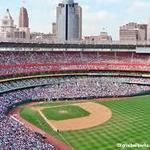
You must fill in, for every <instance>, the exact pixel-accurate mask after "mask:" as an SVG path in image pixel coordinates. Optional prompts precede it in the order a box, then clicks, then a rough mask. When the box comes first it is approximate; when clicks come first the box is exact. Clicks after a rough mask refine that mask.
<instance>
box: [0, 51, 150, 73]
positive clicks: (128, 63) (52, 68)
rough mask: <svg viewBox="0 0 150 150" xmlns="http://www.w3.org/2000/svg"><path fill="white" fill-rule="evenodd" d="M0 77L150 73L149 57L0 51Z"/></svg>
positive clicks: (64, 52)
mask: <svg viewBox="0 0 150 150" xmlns="http://www.w3.org/2000/svg"><path fill="white" fill-rule="evenodd" d="M0 58H1V59H0V75H1V76H6V75H14V74H32V73H40V72H59V71H74V70H75V71H87V70H94V71H99V70H116V71H119V70H120V71H145V72H148V71H149V70H150V61H149V55H147V54H136V53H134V52H82V51H81V52H67V51H55V52H54V51H53V52H52V51H44V52H38V51H34V52H31V51H26V52H25V51H24V52H23V51H13V52H0Z"/></svg>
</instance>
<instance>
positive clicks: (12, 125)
mask: <svg viewBox="0 0 150 150" xmlns="http://www.w3.org/2000/svg"><path fill="white" fill-rule="evenodd" d="M0 58H1V59H0V76H1V77H2V76H3V77H6V76H7V75H19V74H33V73H44V72H59V71H76V70H77V71H84V70H85V71H88V70H95V71H101V70H108V71H109V70H116V71H122V70H123V71H139V72H142V71H144V72H148V71H150V62H149V55H146V54H136V53H133V52H66V51H62V52H61V51H58V52H49V51H44V52H40V51H39V52H38V51H36V52H30V51H24V52H23V51H13V52H0ZM149 85H150V79H149V78H142V77H140V78H135V77H94V76H91V77H57V78H55V77H45V78H32V79H24V80H14V81H7V82H1V83H0V150H1V149H2V150H8V149H9V150H19V149H22V150H26V149H28V150H34V149H40V150H54V149H55V147H54V146H53V145H52V144H50V143H48V142H46V141H45V140H43V139H41V138H37V136H36V134H35V133H33V132H32V131H30V130H29V129H27V128H26V127H25V126H24V125H22V124H21V123H20V122H18V121H17V120H15V119H14V118H12V117H11V116H8V115H7V112H8V111H9V108H10V107H11V106H13V105H15V104H17V103H19V102H26V101H28V100H29V99H30V100H41V99H47V100H52V99H54V100H57V99H60V100H62V99H70V98H71V99H79V98H100V97H119V96H130V95H135V94H138V93H142V92H146V91H150V86H149Z"/></svg>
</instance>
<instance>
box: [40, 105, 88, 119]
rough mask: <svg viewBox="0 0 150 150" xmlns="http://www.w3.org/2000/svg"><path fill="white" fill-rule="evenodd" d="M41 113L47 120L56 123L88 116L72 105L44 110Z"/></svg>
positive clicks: (82, 110) (85, 112)
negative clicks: (55, 121)
mask: <svg viewBox="0 0 150 150" xmlns="http://www.w3.org/2000/svg"><path fill="white" fill-rule="evenodd" d="M42 113H43V114H44V115H45V116H46V118H47V119H49V120H57V121H58V120H67V119H73V118H80V117H85V116H88V115H89V114H90V113H89V112H87V111H85V110H84V109H82V108H81V107H79V106H74V105H68V106H57V107H52V108H45V109H43V110H42Z"/></svg>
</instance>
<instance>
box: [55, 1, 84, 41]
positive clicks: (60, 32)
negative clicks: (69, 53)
mask: <svg viewBox="0 0 150 150" xmlns="http://www.w3.org/2000/svg"><path fill="white" fill-rule="evenodd" d="M56 22H57V23H56V24H57V37H58V39H59V40H60V41H78V40H80V39H81V38H82V8H81V7H80V6H79V5H78V3H74V0H63V2H62V3H59V5H58V7H57V21H56Z"/></svg>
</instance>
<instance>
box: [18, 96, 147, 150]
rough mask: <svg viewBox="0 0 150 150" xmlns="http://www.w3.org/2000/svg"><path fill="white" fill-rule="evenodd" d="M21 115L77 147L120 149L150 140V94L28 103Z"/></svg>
mask: <svg viewBox="0 0 150 150" xmlns="http://www.w3.org/2000/svg"><path fill="white" fill-rule="evenodd" d="M20 116H21V117H22V118H23V119H25V120H27V121H28V122H30V123H32V124H34V125H35V126H37V127H38V128H40V129H42V130H44V131H46V132H47V133H48V134H50V135H53V136H55V137H56V138H58V139H60V140H62V141H64V142H65V143H67V144H69V145H71V146H72V148H73V149H75V150H120V149H121V147H120V146H122V145H121V144H150V96H141V97H132V98H126V99H122V100H109V101H90V102H89V101H87V102H86V101H84V102H81V103H79V102H71V101H68V102H67V101H65V102H51V103H38V104H33V105H24V106H22V109H21V111H20ZM58 131H59V132H58ZM124 149H138V148H124ZM142 149H145V150H148V149H149V148H148V147H143V148H142Z"/></svg>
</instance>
